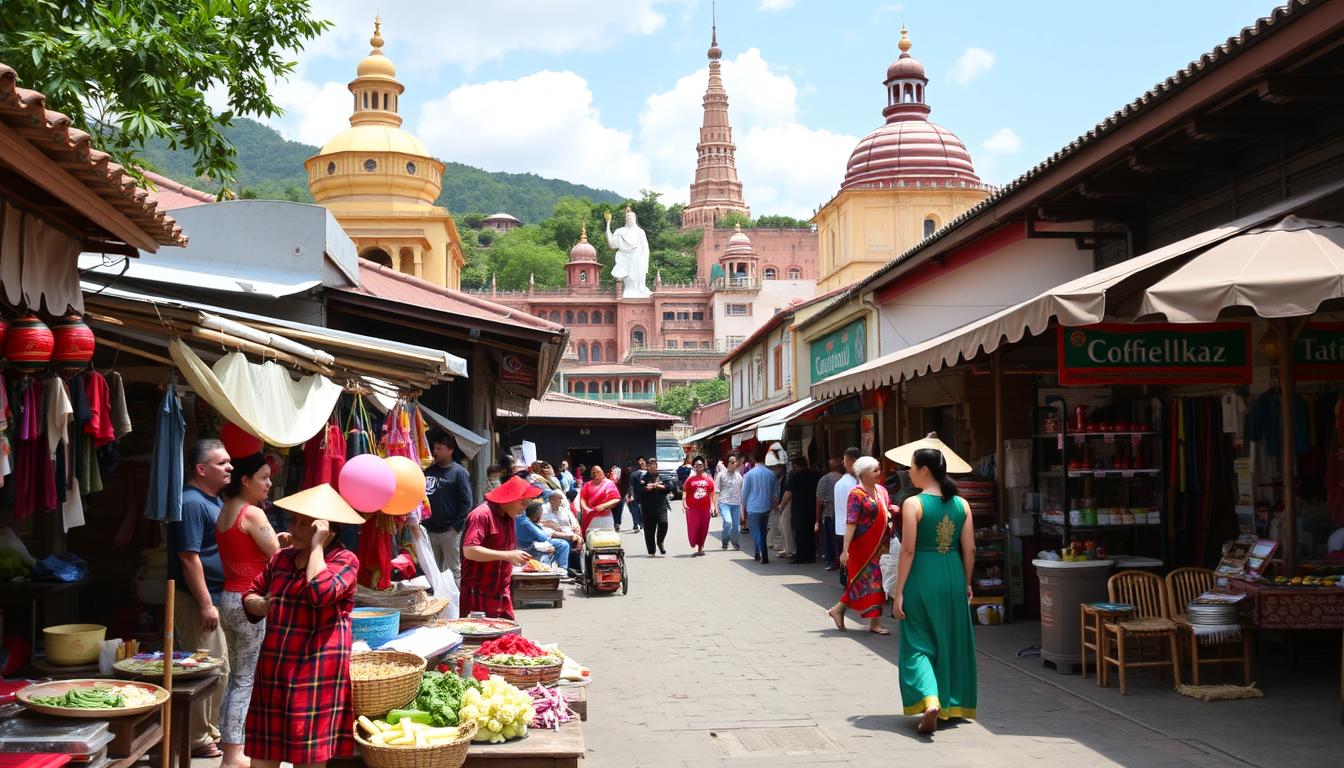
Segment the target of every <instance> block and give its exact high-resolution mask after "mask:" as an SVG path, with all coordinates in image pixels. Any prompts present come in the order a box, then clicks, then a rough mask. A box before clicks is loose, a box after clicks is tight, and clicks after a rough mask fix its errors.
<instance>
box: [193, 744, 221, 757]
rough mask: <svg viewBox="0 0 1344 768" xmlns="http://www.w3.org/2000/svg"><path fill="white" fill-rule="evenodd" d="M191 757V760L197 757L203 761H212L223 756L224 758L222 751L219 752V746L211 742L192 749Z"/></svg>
mask: <svg viewBox="0 0 1344 768" xmlns="http://www.w3.org/2000/svg"><path fill="white" fill-rule="evenodd" d="M191 756H192V758H198V757H199V758H204V759H207V760H213V759H214V758H216V757H223V756H224V751H223V750H221V749H220V748H219V745H218V744H216V743H215V742H213V741H211V742H208V743H206V744H203V745H201V746H199V747H195V748H194V749H192V750H191Z"/></svg>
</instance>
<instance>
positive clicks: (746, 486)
mask: <svg viewBox="0 0 1344 768" xmlns="http://www.w3.org/2000/svg"><path fill="white" fill-rule="evenodd" d="M773 461H775V457H774V455H773V454H771V455H768V456H766V459H765V463H764V464H757V465H756V466H754V467H752V468H751V471H750V472H748V473H747V474H746V476H745V477H743V478H742V507H743V509H745V510H746V512H747V524H748V525H749V526H750V527H751V541H752V543H753V544H754V545H755V546H756V559H757V560H759V561H760V562H761V564H762V565H764V564H766V563H769V562H770V551H769V550H768V549H766V548H765V533H766V529H765V526H766V524H767V522H768V521H769V518H770V510H772V509H774V508H775V505H776V504H778V503H779V476H778V475H777V474H776V469H775V467H774V466H767V465H769V464H771V462H773Z"/></svg>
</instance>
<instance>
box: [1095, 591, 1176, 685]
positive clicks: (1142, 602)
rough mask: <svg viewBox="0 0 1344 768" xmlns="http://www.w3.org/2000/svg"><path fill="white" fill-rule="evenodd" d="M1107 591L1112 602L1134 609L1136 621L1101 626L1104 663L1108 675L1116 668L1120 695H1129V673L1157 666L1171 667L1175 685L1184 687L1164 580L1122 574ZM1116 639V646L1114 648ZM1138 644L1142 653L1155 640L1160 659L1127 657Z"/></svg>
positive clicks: (1174, 625) (1159, 667)
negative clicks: (1130, 650)
mask: <svg viewBox="0 0 1344 768" xmlns="http://www.w3.org/2000/svg"><path fill="white" fill-rule="evenodd" d="M1106 592H1107V594H1108V596H1109V599H1110V601H1111V602H1113V603H1128V604H1130V605H1132V606H1134V618H1132V619H1125V620H1123V621H1117V622H1114V623H1108V624H1104V625H1102V629H1103V635H1102V638H1101V643H1102V649H1101V663H1102V667H1103V669H1105V670H1106V673H1109V672H1110V669H1109V667H1110V666H1114V667H1115V668H1116V671H1117V672H1118V673H1119V676H1120V695H1122V696H1123V695H1125V694H1126V693H1128V690H1127V685H1126V679H1125V676H1126V672H1127V671H1128V670H1129V669H1131V668H1137V667H1156V668H1158V669H1159V670H1161V669H1166V668H1167V667H1171V674H1172V677H1173V678H1174V679H1175V681H1176V686H1177V687H1180V684H1181V665H1180V661H1179V660H1180V652H1179V651H1178V650H1177V645H1176V622H1174V621H1172V619H1171V609H1170V604H1169V603H1168V600H1167V587H1166V585H1165V584H1164V583H1162V579H1161V578H1160V577H1158V576H1157V575H1155V574H1152V573H1147V572H1145V571H1121V572H1120V573H1117V574H1115V575H1114V576H1112V577H1111V578H1110V579H1108V580H1107V581H1106ZM1164 638H1165V639H1166V641H1167V642H1166V645H1167V654H1166V655H1167V658H1166V659H1163V658H1162V655H1163V654H1162V645H1163V643H1162V640H1163V639H1164ZM1112 640H1114V643H1115V647H1114V648H1112V647H1111V641H1112ZM1131 640H1134V641H1136V645H1137V647H1138V649H1139V650H1142V647H1143V645H1144V643H1145V642H1146V641H1150V640H1155V641H1157V642H1156V646H1157V659H1155V660H1152V661H1148V660H1145V659H1144V658H1143V657H1142V654H1140V657H1139V659H1138V660H1134V659H1132V658H1129V657H1128V651H1129V649H1128V646H1129V641H1131Z"/></svg>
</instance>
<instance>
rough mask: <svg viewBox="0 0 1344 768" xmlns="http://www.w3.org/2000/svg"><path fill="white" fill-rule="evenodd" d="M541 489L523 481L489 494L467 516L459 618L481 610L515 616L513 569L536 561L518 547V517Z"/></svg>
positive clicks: (515, 480) (511, 482)
mask: <svg viewBox="0 0 1344 768" xmlns="http://www.w3.org/2000/svg"><path fill="white" fill-rule="evenodd" d="M540 495H541V489H540V488H538V487H537V486H535V485H533V484H531V483H529V482H527V481H526V480H524V479H522V478H521V477H510V478H509V480H508V482H506V483H504V484H503V485H501V486H499V487H498V488H496V489H494V490H492V491H490V492H489V493H487V494H485V502H484V503H482V504H481V505H480V506H479V507H477V508H475V509H473V510H471V514H469V515H467V523H466V526H467V527H466V528H465V529H464V530H463V531H462V592H461V595H460V597H459V603H458V610H459V613H460V615H461V616H463V617H466V616H470V615H471V614H472V613H475V612H480V613H483V614H485V615H486V616H490V617H494V618H504V619H512V618H513V592H512V587H513V566H515V565H526V564H527V561H528V560H530V559H532V558H531V556H530V555H528V554H527V553H526V552H524V551H523V550H521V549H519V548H518V528H517V525H516V522H517V519H518V516H519V515H521V514H523V510H525V509H527V505H528V502H530V501H532V500H533V499H535V498H537V497H538V496H540Z"/></svg>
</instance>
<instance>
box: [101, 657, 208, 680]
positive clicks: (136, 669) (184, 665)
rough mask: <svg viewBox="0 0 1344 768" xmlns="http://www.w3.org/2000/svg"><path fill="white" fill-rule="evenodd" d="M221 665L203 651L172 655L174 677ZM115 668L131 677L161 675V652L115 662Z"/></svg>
mask: <svg viewBox="0 0 1344 768" xmlns="http://www.w3.org/2000/svg"><path fill="white" fill-rule="evenodd" d="M222 665H223V661H221V660H220V659H216V658H211V656H210V654H209V653H207V652H205V651H198V652H196V653H186V652H185V651H177V652H175V653H174V654H173V674H174V675H178V674H184V673H187V672H196V671H200V670H208V669H214V668H216V667H219V666H222ZM116 668H117V669H118V670H120V671H122V672H129V673H131V674H133V675H154V676H157V675H162V674H163V652H162V651H159V652H155V653H138V654H136V655H134V656H132V657H131V658H129V659H123V660H121V661H118V662H116Z"/></svg>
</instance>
